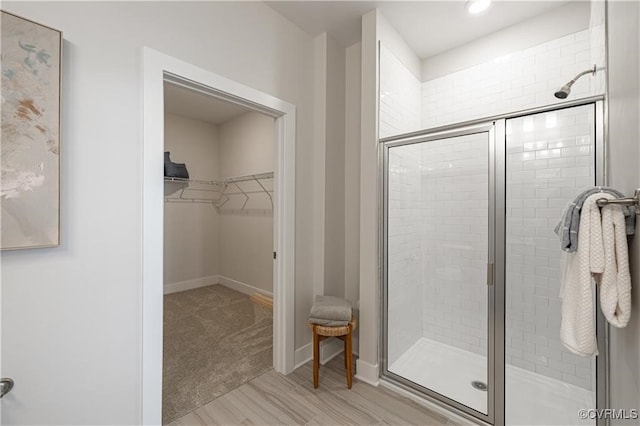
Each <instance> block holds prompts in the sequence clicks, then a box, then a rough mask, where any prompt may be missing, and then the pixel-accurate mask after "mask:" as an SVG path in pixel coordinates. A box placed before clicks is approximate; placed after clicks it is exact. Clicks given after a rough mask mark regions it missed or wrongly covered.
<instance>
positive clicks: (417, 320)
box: [387, 145, 424, 365]
mask: <svg viewBox="0 0 640 426" xmlns="http://www.w3.org/2000/svg"><path fill="white" fill-rule="evenodd" d="M388 173H389V177H388V179H389V180H388V184H389V201H388V215H389V216H388V221H387V224H388V225H387V226H388V237H387V247H388V250H387V253H388V269H387V276H388V283H389V285H388V287H387V291H388V293H387V303H388V320H387V327H388V341H387V348H388V354H387V359H388V365H391V364H393V363H394V362H395V361H397V359H398V358H399V357H400V356H401V355H402V354H403V353H405V352H406V351H407V350H408V349H409V348H410V347H411V346H413V345H414V344H415V343H416V342H417V341H418V339H419V338H420V337H422V312H423V311H424V307H423V306H422V286H423V284H422V283H423V276H422V265H421V262H422V258H421V256H420V226H421V221H420V218H421V216H420V214H421V207H422V203H421V201H420V148H419V146H418V145H406V146H400V147H395V148H391V149H389V172H388Z"/></svg>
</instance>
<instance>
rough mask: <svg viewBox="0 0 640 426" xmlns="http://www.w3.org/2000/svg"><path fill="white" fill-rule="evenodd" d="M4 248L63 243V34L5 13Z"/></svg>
mask: <svg viewBox="0 0 640 426" xmlns="http://www.w3.org/2000/svg"><path fill="white" fill-rule="evenodd" d="M1 24H2V26H1V27H0V28H1V37H0V54H1V55H2V76H1V84H0V89H1V91H2V108H1V126H2V135H1V139H0V148H1V153H0V163H1V164H0V248H1V249H2V250H10V249H26V248H36V247H53V246H58V245H59V244H60V75H61V54H62V33H61V32H60V31H57V30H54V29H52V28H49V27H46V26H44V25H41V24H38V23H35V22H32V21H29V20H27V19H24V18H20V17H18V16H15V15H12V14H10V13H7V12H4V11H2V22H1Z"/></svg>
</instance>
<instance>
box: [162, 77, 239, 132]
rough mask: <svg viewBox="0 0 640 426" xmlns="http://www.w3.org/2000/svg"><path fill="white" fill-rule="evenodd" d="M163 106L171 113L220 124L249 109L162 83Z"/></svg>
mask: <svg viewBox="0 0 640 426" xmlns="http://www.w3.org/2000/svg"><path fill="white" fill-rule="evenodd" d="M164 108H165V111H166V112H168V113H171V114H176V115H181V116H184V117H189V118H193V119H194V120H200V121H206V122H207V123H211V124H216V125H217V124H221V123H224V122H226V121H229V120H232V119H234V118H236V117H238V116H240V115H242V114H244V113H246V112H249V111H250V110H249V109H248V108H245V107H242V106H239V105H236V104H233V103H231V102H228V101H222V100H219V99H217V98H214V97H213V96H210V95H205V94H203V93H198V92H196V91H194V90H190V89H186V88H184V87H181V86H176V85H175V84H171V83H165V84H164Z"/></svg>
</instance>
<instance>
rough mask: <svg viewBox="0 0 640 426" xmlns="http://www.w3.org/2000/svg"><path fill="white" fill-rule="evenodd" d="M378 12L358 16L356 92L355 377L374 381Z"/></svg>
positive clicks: (377, 282) (377, 285)
mask: <svg viewBox="0 0 640 426" xmlns="http://www.w3.org/2000/svg"><path fill="white" fill-rule="evenodd" d="M380 17H381V15H380V12H379V11H378V10H373V11H371V12H369V13H367V14H366V15H364V16H363V17H362V56H361V58H362V62H361V69H362V73H361V92H360V105H361V111H360V112H361V115H360V240H359V254H360V272H359V275H360V288H359V298H360V324H359V328H360V340H359V355H360V357H359V358H358V361H357V367H356V371H357V376H358V377H359V378H360V379H362V380H366V381H367V382H369V383H377V381H378V343H379V333H378V331H379V326H380V315H379V312H380V310H379V309H380V305H379V301H380V275H379V273H380V271H379V269H378V267H379V260H378V257H379V252H378V249H379V244H380V242H379V231H378V227H379V222H378V218H379V216H378V215H379V211H380V205H379V204H378V201H379V197H378V190H379V188H378V20H379V18H380Z"/></svg>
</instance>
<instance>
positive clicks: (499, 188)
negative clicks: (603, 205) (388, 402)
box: [381, 98, 604, 425]
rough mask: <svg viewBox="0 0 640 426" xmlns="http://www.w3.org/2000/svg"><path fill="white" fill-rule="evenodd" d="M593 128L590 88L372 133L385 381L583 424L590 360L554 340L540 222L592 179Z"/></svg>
mask: <svg viewBox="0 0 640 426" xmlns="http://www.w3.org/2000/svg"><path fill="white" fill-rule="evenodd" d="M603 134H604V133H603V112H602V101H601V100H599V98H593V99H587V100H582V101H580V102H574V103H567V104H564V105H562V106H555V107H545V108H538V109H534V110H529V111H525V112H520V113H517V114H511V115H503V116H500V117H495V118H492V119H488V120H483V121H474V122H467V123H464V124H460V125H452V126H446V127H441V128H437V129H434V130H429V131H424V132H415V133H411V134H408V135H404V136H395V137H390V138H386V139H383V140H381V142H382V144H381V145H382V148H381V149H382V152H383V158H384V167H383V178H384V185H383V187H384V191H383V192H384V194H383V200H384V201H383V204H384V206H383V208H384V210H383V211H384V214H383V221H382V222H383V223H382V228H383V231H382V234H383V238H384V243H383V245H382V246H383V250H382V253H381V255H382V264H383V266H384V272H383V281H384V282H383V286H382V288H383V302H384V303H383V317H384V326H383V342H384V344H383V353H382V359H383V376H384V378H385V380H389V381H391V382H393V383H395V384H396V385H399V386H402V387H405V388H407V389H409V390H411V391H415V392H419V393H421V394H422V395H425V396H426V397H427V398H430V399H431V400H433V401H435V402H437V403H440V404H446V405H447V406H448V407H450V408H454V409H457V410H459V412H460V413H463V414H464V415H468V416H472V417H475V418H478V419H481V420H484V421H486V422H488V423H493V424H509V425H531V424H539V425H586V424H595V421H594V420H583V419H580V418H579V416H578V413H579V410H581V409H589V408H595V407H596V397H597V396H599V397H602V396H603V393H602V392H601V393H600V394H599V395H598V394H597V392H596V391H597V389H598V387H599V386H600V388H601V389H602V385H603V381H602V378H601V377H600V376H598V380H596V371H604V369H601V370H598V369H597V365H596V363H597V362H600V363H602V362H603V360H602V359H600V358H599V359H598V361H597V360H596V359H595V358H584V357H579V356H576V355H574V354H572V353H571V352H570V351H569V350H567V349H566V348H564V347H563V346H562V344H561V343H560V307H561V300H560V297H559V294H560V282H561V273H562V271H561V269H562V267H561V262H562V255H563V252H562V251H561V249H560V245H559V241H558V238H557V236H556V235H555V234H554V232H553V228H554V226H555V224H556V222H557V220H558V219H559V218H560V216H561V213H562V210H563V208H564V207H565V205H566V203H567V201H568V200H571V199H572V198H573V196H574V195H575V194H576V193H577V192H579V191H580V190H582V189H584V188H586V187H589V186H592V185H595V184H601V183H602V179H603V176H604V175H603V170H602V167H603V158H602V154H601V153H602V152H603ZM594 297H595V294H594ZM600 331H601V332H602V330H600ZM602 337H603V335H602V333H600V335H599V339H600V343H599V344H600V345H603V340H602ZM602 349H604V347H602ZM603 353H604V351H603Z"/></svg>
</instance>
